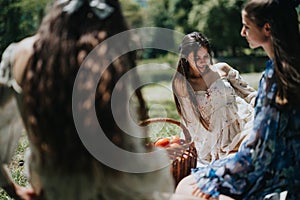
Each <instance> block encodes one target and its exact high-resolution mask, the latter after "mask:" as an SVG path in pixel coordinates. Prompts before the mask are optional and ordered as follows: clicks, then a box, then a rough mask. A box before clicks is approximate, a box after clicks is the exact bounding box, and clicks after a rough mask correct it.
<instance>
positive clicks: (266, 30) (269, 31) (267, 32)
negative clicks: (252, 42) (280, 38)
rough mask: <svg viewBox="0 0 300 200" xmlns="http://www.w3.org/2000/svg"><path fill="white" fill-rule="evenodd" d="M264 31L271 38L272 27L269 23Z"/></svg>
mask: <svg viewBox="0 0 300 200" xmlns="http://www.w3.org/2000/svg"><path fill="white" fill-rule="evenodd" d="M263 29H264V32H265V35H266V36H271V25H270V24H269V23H265V25H264V27H263Z"/></svg>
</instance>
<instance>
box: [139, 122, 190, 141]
mask: <svg viewBox="0 0 300 200" xmlns="http://www.w3.org/2000/svg"><path fill="white" fill-rule="evenodd" d="M155 122H167V123H171V124H175V125H177V126H179V127H180V128H181V129H182V131H183V134H184V137H185V140H186V142H191V141H192V138H191V134H190V132H189V130H188V129H187V128H186V127H185V125H184V124H182V123H181V122H180V121H177V120H175V119H172V118H168V117H157V118H149V119H146V120H144V121H142V122H140V126H146V125H148V124H151V123H155Z"/></svg>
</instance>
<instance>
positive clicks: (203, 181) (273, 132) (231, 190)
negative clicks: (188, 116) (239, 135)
mask: <svg viewBox="0 0 300 200" xmlns="http://www.w3.org/2000/svg"><path fill="white" fill-rule="evenodd" d="M273 80H274V66H273V62H272V61H268V62H267V66H266V70H265V72H264V74H263V76H262V79H261V81H260V85H259V90H258V96H257V99H256V107H255V120H254V131H253V132H252V133H251V135H250V137H249V138H248V139H247V141H245V142H244V143H243V144H242V146H241V148H240V150H239V152H238V153H236V154H235V156H234V157H231V158H225V159H221V160H218V161H215V162H214V163H212V164H211V165H209V166H206V167H202V168H197V169H193V170H192V173H193V175H194V177H195V178H196V180H197V184H198V187H199V188H200V189H201V191H203V192H204V193H206V194H210V195H211V196H213V197H217V196H218V195H219V194H225V195H227V196H231V197H233V198H235V199H262V198H263V197H265V196H266V195H267V194H270V193H274V192H275V193H276V192H277V193H280V192H282V191H287V192H288V194H287V195H288V199H300V193H299V191H298V190H299V188H300V106H299V107H285V108H279V107H278V105H276V104H275V100H274V99H275V91H276V84H275V82H274V81H273ZM269 81H271V82H270V83H271V84H270V85H271V87H269V89H268V90H266V89H265V88H267V83H268V82H269Z"/></svg>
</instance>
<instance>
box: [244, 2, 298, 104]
mask: <svg viewBox="0 0 300 200" xmlns="http://www.w3.org/2000/svg"><path fill="white" fill-rule="evenodd" d="M297 5H299V1H298V0H250V1H248V2H247V3H246V4H245V5H244V7H243V10H244V11H245V12H246V13H247V17H248V18H249V19H250V20H251V21H252V22H254V23H255V24H256V25H257V26H258V27H263V26H264V24H265V23H269V24H270V26H271V37H272V42H273V48H274V55H275V58H274V63H275V81H276V83H277V94H276V102H277V103H279V104H282V105H284V104H287V103H291V104H293V105H294V104H298V103H299V101H300V93H299V84H300V56H299V55H300V33H299V22H298V15H297V11H296V9H295V6H297Z"/></svg>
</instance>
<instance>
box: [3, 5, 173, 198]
mask: <svg viewBox="0 0 300 200" xmlns="http://www.w3.org/2000/svg"><path fill="white" fill-rule="evenodd" d="M126 30H128V28H127V26H126V23H125V21H124V17H123V16H122V13H121V8H120V5H119V2H118V1H117V0H106V1H104V0H92V1H89V0H77V1H76V0H70V1H68V0H61V1H56V2H55V3H54V5H53V7H52V8H51V9H50V11H49V12H48V14H47V15H46V17H45V18H44V19H43V21H42V24H41V26H40V28H39V30H38V32H37V34H36V35H35V36H33V37H30V38H27V39H25V40H23V41H21V42H20V43H18V44H16V45H15V47H12V48H13V49H14V50H13V54H11V56H12V57H13V62H12V63H13V64H12V66H10V67H11V68H9V67H7V68H6V71H9V73H8V74H9V75H10V76H8V77H10V78H8V81H7V85H8V86H10V87H11V88H15V87H17V88H18V90H15V91H16V97H17V102H18V105H19V108H20V111H21V115H22V119H23V122H24V125H25V127H26V130H27V135H28V139H29V145H30V152H28V153H27V155H26V158H27V160H26V161H25V164H26V165H28V174H29V182H30V184H31V186H32V188H33V190H26V189H24V188H20V187H19V186H17V185H16V184H12V183H8V185H7V184H6V185H5V184H3V185H4V186H3V188H5V189H7V191H9V193H10V194H12V195H19V196H21V198H23V199H30V197H36V198H41V199H47V200H51V199H128V200H129V199H130V200H132V199H138V200H140V199H153V194H154V192H171V191H172V190H173V187H174V186H173V180H172V177H171V173H170V170H169V168H168V167H165V168H162V169H159V168H157V169H159V170H157V169H156V171H155V170H153V171H149V172H148V171H147V170H145V171H142V170H141V172H136V173H134V172H132V171H130V170H128V171H126V166H127V165H129V166H131V165H136V166H140V168H146V166H149V165H155V163H154V162H153V160H147V159H146V160H145V158H144V157H143V156H141V157H140V159H137V163H133V164H131V163H130V162H133V161H131V160H130V158H128V159H127V158H126V157H125V158H118V155H116V154H113V152H112V151H111V149H109V148H106V149H105V148H104V149H105V152H99V154H100V155H102V156H103V155H104V157H105V158H107V157H108V158H110V159H111V160H112V161H113V162H112V163H115V162H116V163H119V165H120V168H121V169H124V170H119V169H118V168H116V167H114V166H110V165H109V163H102V162H101V161H102V160H98V159H97V158H96V157H94V156H95V155H92V154H91V153H90V151H91V150H90V149H88V148H86V147H85V145H86V144H83V142H82V137H85V134H90V133H91V132H92V131H93V130H95V129H96V127H97V124H96V123H99V124H100V126H101V130H102V131H103V132H104V134H105V136H106V137H107V138H108V139H109V141H110V142H111V143H112V144H113V146H116V147H117V148H120V149H124V150H126V151H130V152H137V153H143V152H148V151H149V150H148V149H146V146H145V141H144V139H142V138H138V139H136V137H133V136H130V135H128V133H126V131H124V130H123V129H122V127H119V126H118V125H119V124H117V120H118V119H119V118H122V119H125V118H127V117H129V116H127V113H126V110H125V106H124V105H122V104H112V95H113V93H122V94H123V95H124V98H126V97H127V96H128V95H129V94H128V87H130V85H126V83H123V82H119V80H120V78H121V77H122V76H123V75H124V74H125V72H127V71H128V70H129V69H130V68H132V67H134V66H135V55H134V53H133V52H128V53H125V54H121V55H120V56H118V57H116V58H113V55H114V54H115V53H118V52H124V49H125V50H126V49H129V45H130V36H128V38H122V40H117V42H116V43H109V42H107V43H105V41H106V39H108V38H109V37H111V36H113V35H116V34H118V33H121V32H123V31H126ZM99 44H101V45H100V46H99V48H96V47H97V45H99ZM90 54H92V55H93V56H89V55H90ZM112 59H113V60H112ZM106 66H108V67H107V68H106ZM80 67H84V69H85V70H84V71H83V72H82V73H78V72H79V69H80ZM3 71H5V70H3ZM95 77H100V80H99V82H96V80H97V79H95ZM8 83H13V84H8ZM117 83H118V85H117ZM127 84H128V83H127ZM129 84H130V83H129ZM14 86H15V87H14ZM94 86H95V88H96V90H95V91H93V87H94ZM76 93H79V94H81V95H82V96H80V98H79V99H74V98H72V97H74V94H75V96H76ZM138 96H139V97H140V98H142V96H141V95H140V93H139V95H138ZM142 101H143V100H142ZM93 103H95V105H93ZM93 106H94V107H93ZM93 108H94V109H95V112H96V118H97V119H96V120H95V119H93V115H89V114H90V113H92V112H93V111H94V109H93ZM113 109H114V110H116V111H117V116H116V115H115V113H113ZM138 109H139V110H137V112H138V113H145V108H144V107H143V105H142V106H139V107H138ZM84 114H85V115H84ZM78 115H79V116H80V115H84V116H83V117H82V116H80V117H82V118H81V119H82V124H81V125H82V126H83V128H84V129H85V130H86V132H83V133H82V132H81V133H79V132H80V131H81V130H79V129H78V127H77V125H76V122H74V116H78ZM118 117H119V118H118ZM117 118H118V119H117ZM80 123H81V122H80ZM81 128H82V127H81ZM127 128H128V127H127ZM91 130H92V131H91ZM127 130H131V131H132V132H134V131H135V130H134V129H133V128H132V127H129V129H127ZM97 134H98V133H97ZM139 134H140V135H141V136H143V137H145V136H146V133H142V134H141V133H139ZM82 135H83V136H82ZM87 137H89V136H87ZM90 142H92V143H93V142H94V143H93V144H95V145H99V146H101V147H102V146H103V145H104V146H105V145H106V143H105V142H104V141H90ZM100 149H103V148H100ZM165 155H166V154H165ZM114 156H116V157H114ZM161 160H166V162H168V157H167V156H165V157H161ZM0 164H1V163H0ZM147 169H148V168H147ZM153 169H154V167H153ZM3 174H4V175H5V174H6V173H3Z"/></svg>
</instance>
